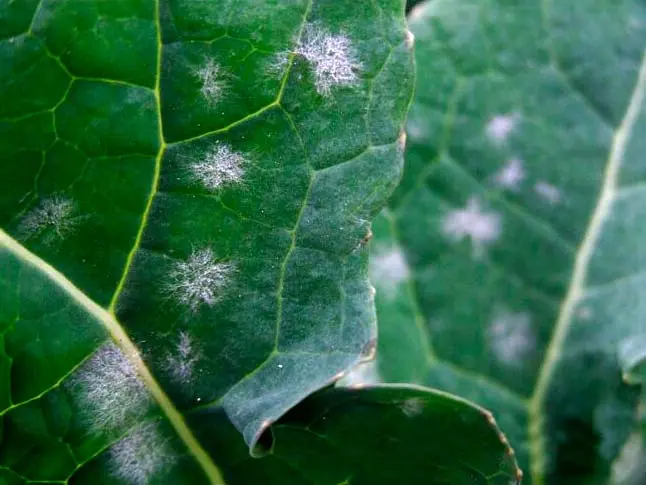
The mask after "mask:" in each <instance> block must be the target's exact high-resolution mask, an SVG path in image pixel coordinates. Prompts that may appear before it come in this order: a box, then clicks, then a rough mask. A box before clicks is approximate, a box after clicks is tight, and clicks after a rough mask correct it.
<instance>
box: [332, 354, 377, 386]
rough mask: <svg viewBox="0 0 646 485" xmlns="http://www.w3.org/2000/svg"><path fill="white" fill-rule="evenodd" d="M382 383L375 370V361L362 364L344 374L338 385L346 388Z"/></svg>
mask: <svg viewBox="0 0 646 485" xmlns="http://www.w3.org/2000/svg"><path fill="white" fill-rule="evenodd" d="M381 382H383V380H382V379H381V376H380V375H379V369H378V368H377V361H376V360H371V361H369V362H362V363H360V364H358V365H357V366H356V367H354V368H353V369H352V370H350V371H349V372H348V373H347V374H345V375H344V376H343V377H342V379H341V380H340V381H339V385H341V386H346V387H354V388H357V387H363V386H368V385H371V384H379V383H381Z"/></svg>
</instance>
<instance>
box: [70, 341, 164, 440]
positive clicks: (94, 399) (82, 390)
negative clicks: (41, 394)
mask: <svg viewBox="0 0 646 485" xmlns="http://www.w3.org/2000/svg"><path fill="white" fill-rule="evenodd" d="M68 385H69V386H70V388H71V391H72V394H73V396H74V398H75V401H76V403H77V408H78V412H79V414H80V416H81V419H82V421H83V422H84V423H85V424H86V425H87V426H88V428H89V429H90V431H91V432H92V433H98V432H107V433H110V432H115V431H118V430H122V429H123V428H124V426H126V425H127V424H128V423H129V422H132V421H134V420H137V419H139V418H141V417H143V416H144V415H145V414H146V412H147V411H148V410H149V409H150V407H151V405H152V403H153V400H152V397H151V396H150V394H149V393H148V391H147V389H146V387H145V385H144V384H143V382H142V381H141V380H140V379H139V376H138V374H137V371H136V369H135V367H134V366H133V365H132V363H131V362H130V361H129V360H128V359H127V358H126V356H125V355H124V354H123V352H122V351H121V350H120V349H119V348H118V347H117V346H116V345H115V344H113V343H107V344H104V345H103V346H102V347H100V348H99V349H98V350H97V351H96V352H95V354H94V355H93V356H92V357H91V358H90V359H89V360H88V361H86V362H85V363H84V364H83V366H82V367H81V368H80V369H79V371H78V372H77V373H76V374H75V375H74V376H73V377H72V378H71V379H70V381H69V384H68Z"/></svg>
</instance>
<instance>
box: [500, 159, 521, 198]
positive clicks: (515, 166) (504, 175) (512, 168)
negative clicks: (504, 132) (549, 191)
mask: <svg viewBox="0 0 646 485" xmlns="http://www.w3.org/2000/svg"><path fill="white" fill-rule="evenodd" d="M523 180H525V168H524V166H523V162H522V160H520V159H518V158H512V159H511V160H509V161H508V162H507V163H506V164H505V166H504V167H502V168H501V169H500V170H499V171H498V172H497V173H496V174H495V175H494V183H495V184H496V185H497V186H498V187H500V188H502V189H507V190H511V191H517V190H518V189H519V188H520V184H521V183H522V182H523Z"/></svg>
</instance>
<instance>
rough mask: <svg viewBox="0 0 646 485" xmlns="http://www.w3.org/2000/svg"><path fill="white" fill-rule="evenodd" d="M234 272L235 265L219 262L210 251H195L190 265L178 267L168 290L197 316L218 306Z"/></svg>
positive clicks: (168, 285)
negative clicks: (196, 313) (200, 310)
mask: <svg viewBox="0 0 646 485" xmlns="http://www.w3.org/2000/svg"><path fill="white" fill-rule="evenodd" d="M234 271H235V265H234V264H233V263H228V262H217V261H216V259H215V255H214V254H213V251H212V250H211V249H210V248H203V249H200V250H194V251H193V252H192V253H191V255H190V256H189V258H188V259H187V260H186V261H178V262H176V263H175V264H174V266H173V268H172V269H171V271H170V273H169V274H168V281H167V283H166V284H165V285H164V290H165V291H166V293H167V294H168V296H170V297H171V298H173V299H175V300H176V301H177V302H178V303H180V304H182V305H184V306H186V307H188V308H190V309H191V311H193V312H196V311H197V310H198V309H199V307H200V306H202V305H208V306H212V305H213V304H215V302H216V301H217V300H218V298H219V296H220V293H221V291H222V290H223V289H224V288H225V287H226V286H227V284H228V282H229V279H230V276H231V275H232V274H233V272H234Z"/></svg>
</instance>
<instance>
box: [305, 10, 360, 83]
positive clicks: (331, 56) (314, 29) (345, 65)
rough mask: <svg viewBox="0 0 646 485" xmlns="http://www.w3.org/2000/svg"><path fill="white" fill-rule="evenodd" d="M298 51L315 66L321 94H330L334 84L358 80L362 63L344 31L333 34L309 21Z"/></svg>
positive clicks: (313, 67) (314, 69) (316, 81)
mask: <svg viewBox="0 0 646 485" xmlns="http://www.w3.org/2000/svg"><path fill="white" fill-rule="evenodd" d="M296 54H298V55H300V56H303V57H304V58H305V59H306V60H307V61H308V62H309V63H310V65H311V66H312V70H313V71H314V75H315V85H316V90H317V92H318V93H319V94H322V95H329V94H330V93H331V91H332V88H333V87H335V86H351V85H353V84H355V83H356V82H357V81H358V77H357V71H359V70H360V69H361V63H360V62H359V60H358V59H357V56H356V52H355V49H354V48H353V46H352V42H351V41H350V39H349V38H348V37H347V36H345V35H343V34H338V35H333V34H332V33H330V32H329V31H328V30H327V29H325V28H323V27H322V26H321V25H319V24H317V23H310V24H307V25H306V26H305V30H304V31H303V36H302V39H301V41H300V42H299V44H298V46H297V49H296Z"/></svg>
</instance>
